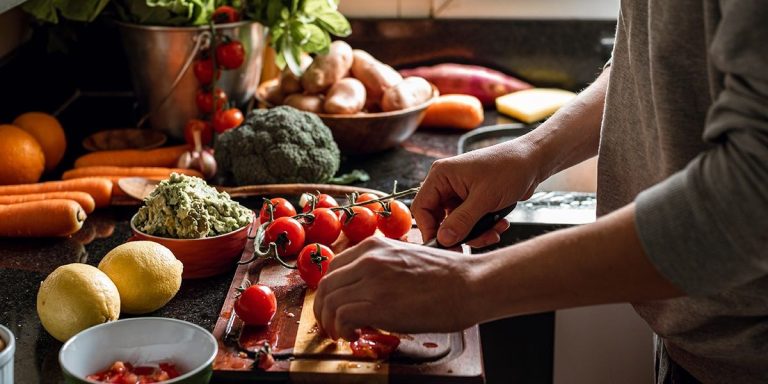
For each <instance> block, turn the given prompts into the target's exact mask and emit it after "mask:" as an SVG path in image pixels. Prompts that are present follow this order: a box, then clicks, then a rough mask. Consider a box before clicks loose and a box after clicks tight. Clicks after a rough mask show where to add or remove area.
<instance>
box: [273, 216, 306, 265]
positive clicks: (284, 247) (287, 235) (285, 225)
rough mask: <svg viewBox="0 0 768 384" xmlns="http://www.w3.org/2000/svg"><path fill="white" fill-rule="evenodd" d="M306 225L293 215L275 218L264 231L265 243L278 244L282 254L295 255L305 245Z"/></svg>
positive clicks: (278, 249) (279, 252) (278, 250)
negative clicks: (303, 225) (302, 224)
mask: <svg viewBox="0 0 768 384" xmlns="http://www.w3.org/2000/svg"><path fill="white" fill-rule="evenodd" d="M304 238H305V234H304V227H302V226H301V224H300V223H299V222H298V220H296V219H294V218H292V217H281V218H279V219H275V221H273V222H272V224H270V225H268V226H267V229H266V231H265V233H264V243H263V244H264V245H268V244H269V243H275V244H277V252H278V254H280V256H294V255H296V254H297V253H299V251H301V248H302V247H303V246H304Z"/></svg>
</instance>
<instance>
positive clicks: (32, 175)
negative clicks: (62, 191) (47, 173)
mask: <svg viewBox="0 0 768 384" xmlns="http://www.w3.org/2000/svg"><path fill="white" fill-rule="evenodd" d="M44 167H45V155H43V149H42V148H41V147H40V144H38V143H37V140H35V138H34V137H33V136H32V135H30V134H29V133H27V132H26V131H24V130H22V129H21V128H18V127H15V126H13V125H7V124H6V125H0V185H6V184H27V183H35V182H37V181H38V180H40V175H42V174H43V168H44Z"/></svg>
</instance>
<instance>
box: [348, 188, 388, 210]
mask: <svg viewBox="0 0 768 384" xmlns="http://www.w3.org/2000/svg"><path fill="white" fill-rule="evenodd" d="M378 198H379V196H376V195H375V194H373V193H369V192H366V193H361V194H360V196H358V197H357V199H356V200H355V203H363V202H366V201H370V200H376V199H378ZM363 207H366V208H368V209H370V210H371V211H373V212H379V211H382V210H383V209H384V208H382V207H381V203H378V202H377V203H370V204H365V205H363Z"/></svg>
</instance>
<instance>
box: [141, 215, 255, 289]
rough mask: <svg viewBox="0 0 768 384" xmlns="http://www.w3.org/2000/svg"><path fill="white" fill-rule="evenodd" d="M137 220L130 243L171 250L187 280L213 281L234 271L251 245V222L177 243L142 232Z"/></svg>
mask: <svg viewBox="0 0 768 384" xmlns="http://www.w3.org/2000/svg"><path fill="white" fill-rule="evenodd" d="M135 218H136V216H135V215H134V216H133V217H132V218H131V231H133V236H132V237H131V238H130V239H128V241H135V240H148V241H154V242H156V243H159V244H162V245H164V246H165V247H167V248H168V249H170V250H171V252H173V255H174V256H176V258H177V259H179V261H181V263H182V264H183V265H184V271H183V272H182V274H181V277H182V278H184V279H198V278H202V277H210V276H215V275H218V274H221V273H224V272H227V271H230V270H231V269H232V267H233V266H234V265H235V263H236V262H237V260H239V259H240V257H241V256H242V253H243V249H244V248H245V243H246V242H247V241H248V232H249V230H250V228H251V226H252V225H253V222H251V224H248V225H246V226H245V227H242V228H240V229H237V230H234V231H232V232H229V233H225V234H223V235H219V236H211V237H204V238H202V239H173V238H169V237H160V236H153V235H149V234H146V233H144V232H141V231H139V230H138V229H136V227H135V226H134V225H133V219H135Z"/></svg>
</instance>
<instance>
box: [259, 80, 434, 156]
mask: <svg viewBox="0 0 768 384" xmlns="http://www.w3.org/2000/svg"><path fill="white" fill-rule="evenodd" d="M270 85H274V82H272V83H270V82H269V81H268V82H265V83H262V84H261V85H260V86H259V88H258V90H257V91H256V100H257V101H258V102H259V103H260V104H261V105H263V106H265V107H267V108H270V107H273V106H274V105H271V104H270V103H268V102H267V101H266V97H265V95H266V90H267V88H268V87H269V86H270ZM439 95H440V92H439V91H438V90H437V88H436V87H435V86H432V97H431V98H430V99H429V100H427V101H426V102H424V103H423V104H421V105H417V106H415V107H410V108H406V109H401V110H397V111H390V112H371V113H368V112H360V113H357V114H354V115H339V114H329V113H318V114H317V115H318V116H319V117H320V119H322V120H323V122H324V123H325V125H327V126H328V128H330V129H331V133H333V139H334V140H335V141H336V144H338V145H339V149H340V150H341V152H342V153H344V154H346V155H365V154H370V153H376V152H381V151H383V150H386V149H390V148H393V147H396V146H398V145H400V143H402V142H403V141H405V140H406V139H408V138H409V137H411V135H412V134H413V133H414V132H415V131H416V129H417V128H418V127H419V124H420V123H421V119H423V118H424V113H425V111H426V110H427V107H429V105H430V104H432V102H434V101H435V99H436V98H437V97H438V96H439Z"/></svg>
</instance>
